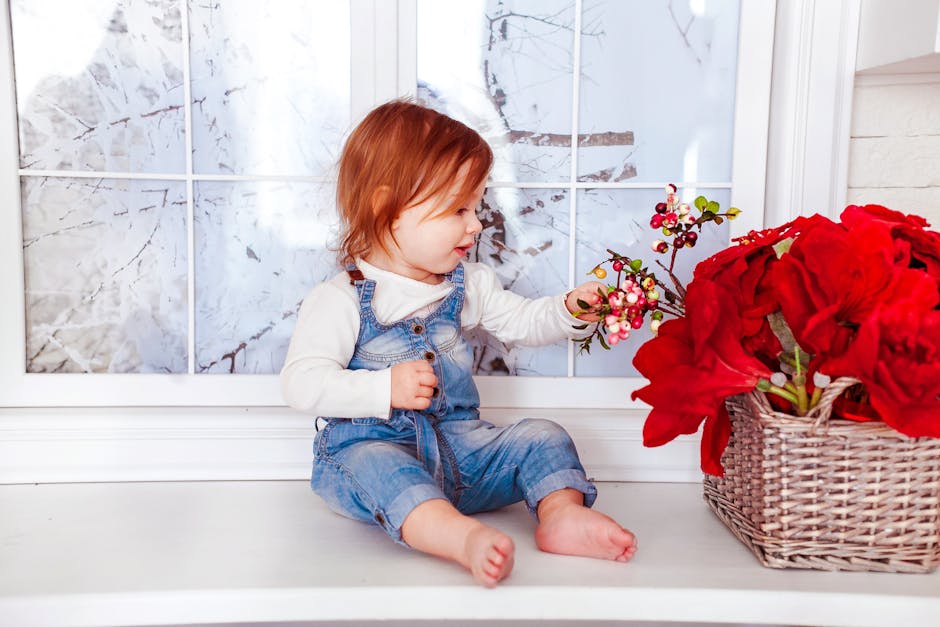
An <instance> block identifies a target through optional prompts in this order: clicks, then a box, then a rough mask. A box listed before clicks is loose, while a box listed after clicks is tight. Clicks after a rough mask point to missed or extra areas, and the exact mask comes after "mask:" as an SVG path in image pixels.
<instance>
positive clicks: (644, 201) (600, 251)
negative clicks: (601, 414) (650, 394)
mask: <svg viewBox="0 0 940 627" xmlns="http://www.w3.org/2000/svg"><path fill="white" fill-rule="evenodd" d="M680 195H681V197H682V199H683V202H688V203H691V202H692V201H693V200H694V199H695V197H696V196H698V195H704V196H706V197H707V198H708V199H709V200H715V201H717V202H718V203H720V204H721V207H722V209H723V210H724V209H728V208H729V207H730V204H729V202H730V197H731V194H730V191H729V190H716V189H707V190H695V189H691V188H686V189H682V190H680ZM664 199H665V193H664V192H663V191H662V190H658V189H655V190H624V189H594V190H582V191H580V192H579V195H578V227H577V230H578V247H577V250H576V255H575V264H576V268H577V274H576V276H577V277H578V282H579V283H580V282H582V279H583V280H590V279H592V278H593V277H589V276H586V274H587V273H588V272H590V271H591V269H592V268H593V267H594V266H595V265H597V264H598V263H599V262H601V261H603V260H605V259H607V258H608V257H609V256H610V255H609V253H607V249H608V248H610V249H612V250H614V251H616V252H618V253H620V254H621V255H625V256H627V257H630V258H633V259H642V260H643V263H644V265H645V266H646V267H648V268H651V269H653V270H656V269H658V268H659V266H657V265H656V261H657V260H658V261H660V262H662V263H663V264H665V265H666V266H667V267H668V265H669V258H670V255H669V254H658V253H654V252H653V251H652V249H651V248H650V244H651V243H652V241H653V240H655V239H662V238H663V235H662V233H661V232H660V231H658V230H654V229H652V228H650V226H649V221H650V217H652V215H653V213H654V210H653V207H654V206H655V205H656V203H657V202H662V201H663V200H664ZM693 211H695V210H694V209H693ZM729 238H730V235H729V229H728V222H727V221H725V222H724V223H723V224H721V225H715V224H714V223H711V224H706V225H705V226H704V227H703V228H702V231H701V233H699V238H698V242H697V243H696V245H695V247H694V248H683V249H682V250H681V251H679V253H678V254H677V256H676V266H675V268H674V269H673V272H674V273H675V274H676V276H678V277H679V280H681V281H682V282H683V284H687V283H688V282H689V281H690V280H691V278H692V270H693V269H694V268H695V264H697V263H698V262H699V261H701V260H702V259H705V258H706V257H709V256H711V255H713V254H714V253H716V252H718V251H719V250H721V249H723V248H725V247H727V246H728V244H729V242H730V239H729ZM606 269H607V270H608V272H610V274H608V276H607V278H605V279H604V281H603V282H608V283H613V282H614V281H615V280H616V275H615V274H614V273H613V272H612V271H611V268H610V265H609V264H608V265H607V266H606ZM657 276H659V277H662V278H665V272H664V271H660V272H659V273H658V274H657ZM668 318H669V317H668V316H667V317H666V319H668ZM650 337H651V333H650V330H649V327H648V326H644V327H643V328H642V329H639V330H637V331H634V332H633V333H631V335H630V338H629V339H628V340H626V341H624V342H621V343H620V344H617V346H615V347H613V348H612V349H611V350H609V351H605V350H604V349H603V348H601V346H600V345H599V344H598V343H597V342H596V341H595V342H594V343H593V345H592V347H591V353H590V355H587V354H583V353H582V354H580V355H578V356H576V357H575V375H576V376H595V377H619V376H626V377H635V376H638V374H637V371H636V369H635V368H634V367H633V364H632V363H631V362H632V360H633V356H634V354H636V350H637V349H638V348H639V347H640V345H641V344H642V343H643V342H645V341H646V340H648V339H650Z"/></svg>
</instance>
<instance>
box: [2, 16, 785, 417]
mask: <svg viewBox="0 0 940 627" xmlns="http://www.w3.org/2000/svg"><path fill="white" fill-rule="evenodd" d="M742 4H744V3H739V2H738V0H713V1H710V2H706V1H704V0H692V1H691V2H676V1H670V2H657V3H655V4H654V3H649V2H606V3H604V2H600V1H597V0H583V1H582V0H577V1H575V0H553V1H551V2H534V1H523V0H503V1H500V2H497V1H495V0H493V1H486V2H484V1H482V0H480V1H475V2H469V1H468V2H460V3H441V2H434V1H431V0H401V1H400V2H398V3H391V2H388V3H374V4H373V3H370V2H361V1H359V0H352V1H351V2H349V3H347V2H329V3H309V2H303V1H302V0H291V1H284V2H277V3H256V2H247V1H246V2H226V3H196V2H189V3H188V8H185V9H184V7H186V6H187V3H186V2H184V1H183V0H159V1H155V2H150V3H146V4H141V3H131V2H130V0H110V1H105V0H83V1H81V2H75V1H72V2H65V1H63V2H56V3H38V4H37V3H31V2H27V1H26V0H13V1H12V2H11V3H10V13H11V16H10V17H11V28H10V29H8V30H9V31H10V33H12V49H13V52H14V55H15V58H16V62H15V65H14V64H12V63H10V62H9V61H8V62H7V63H6V64H5V65H7V66H8V67H4V68H3V70H2V71H3V72H5V76H4V77H3V79H4V80H6V81H7V82H8V83H10V84H12V82H13V79H14V77H15V84H16V109H15V110H2V111H3V115H4V118H3V124H4V125H5V128H3V129H2V132H3V133H7V134H9V137H10V139H11V142H7V143H6V144H4V145H8V146H12V145H16V142H15V141H12V140H13V138H15V137H17V133H18V137H19V154H18V155H4V157H3V158H4V161H3V162H2V164H7V163H8V162H9V165H10V169H9V171H15V172H17V173H18V175H17V179H18V180H17V181H16V182H15V183H12V184H10V183H11V181H8V182H7V183H5V184H4V185H8V186H9V189H7V187H4V188H3V193H4V194H6V195H7V198H8V199H9V200H10V202H8V203H6V205H7V207H8V210H6V212H5V213H4V215H3V218H2V220H3V223H2V225H3V227H4V228H3V231H4V232H5V233H6V235H5V237H7V239H6V240H4V245H3V246H2V247H0V250H2V254H3V255H4V256H3V258H2V260H0V261H3V262H5V263H3V264H2V269H0V272H2V276H3V278H4V282H3V290H4V291H5V292H7V293H8V294H7V295H8V296H9V298H7V299H6V301H7V302H8V303H9V302H12V307H10V306H8V307H7V308H5V309H4V310H3V314H2V315H3V318H2V319H0V323H2V329H0V333H2V334H3V335H2V338H3V343H4V345H5V346H11V347H13V350H12V351H5V352H4V355H3V356H0V360H2V361H0V381H2V382H3V393H2V395H3V398H2V402H3V404H8V405H10V404H24V405H50V404H51V405H69V404H72V405H84V404H107V405H122V404H126V405H276V404H280V403H281V400H280V394H279V391H278V386H277V380H276V377H275V376H274V375H273V373H276V372H277V370H278V369H279V367H280V363H281V361H282V360H283V355H284V352H285V351H286V346H287V341H288V339H289V336H290V332H291V330H292V328H293V316H294V314H295V313H296V311H297V308H298V306H299V302H300V299H301V298H302V297H303V295H304V294H305V293H306V291H307V290H308V289H309V287H310V286H312V285H313V284H314V283H315V282H317V281H319V280H322V279H323V278H326V277H327V276H330V275H331V274H332V273H333V272H334V271H335V269H334V266H333V263H332V255H331V253H329V251H327V250H326V248H325V245H326V242H327V241H329V239H330V237H331V236H332V235H333V233H335V226H336V224H335V214H334V212H333V210H332V176H333V171H332V165H333V163H334V162H335V159H336V156H337V154H338V150H339V147H340V144H341V140H342V136H343V134H344V133H345V132H346V130H347V129H348V127H349V125H350V122H351V120H355V119H356V118H357V117H358V115H359V114H360V113H361V112H364V111H365V110H367V109H368V108H371V106H373V105H374V104H376V103H378V102H382V101H384V100H387V99H388V98H390V97H394V96H396V95H405V94H413V95H416V96H417V97H418V98H419V99H421V100H423V101H425V102H427V103H429V104H430V105H432V106H435V107H437V108H440V109H442V110H444V111H446V112H447V113H448V114H450V115H453V116H454V117H457V118H460V119H463V120H465V121H467V122H468V123H470V124H471V125H472V126H474V127H475V128H477V129H479V130H480V131H481V132H482V133H483V134H484V136H485V137H486V138H487V139H488V140H489V141H490V143H491V144H492V145H493V147H494V150H495V152H496V154H497V158H498V161H497V166H496V168H495V169H494V173H493V177H492V185H491V186H490V189H489V191H488V193H487V197H486V199H485V207H484V218H485V220H484V222H485V224H486V226H487V228H486V230H485V233H484V237H483V238H482V239H481V243H480V245H479V247H478V250H477V251H476V255H477V257H478V259H480V260H481V261H485V262H487V263H492V264H493V265H494V266H496V268H497V271H498V272H499V274H500V276H501V277H502V278H503V280H504V282H505V283H506V284H507V286H511V287H512V288H513V289H515V290H516V291H519V292H521V293H523V294H526V295H530V296H536V295H542V294H548V293H556V292H561V291H564V290H566V289H567V288H568V287H570V286H573V285H576V284H577V283H580V282H581V281H582V280H584V279H585V278H586V277H585V274H586V273H587V272H588V271H589V270H590V269H591V267H593V265H594V264H595V263H596V262H597V261H600V260H601V259H602V258H603V257H604V256H605V253H604V248H606V247H608V246H609V247H612V248H614V249H616V250H618V251H619V252H622V253H624V254H631V255H633V256H640V257H643V258H644V259H646V258H649V257H651V256H652V253H651V252H649V253H647V252H646V251H648V240H650V239H652V237H653V232H652V231H651V230H650V229H649V228H648V227H646V225H645V222H646V221H647V220H648V217H649V215H648V214H649V211H650V209H651V207H652V205H653V204H654V203H655V202H656V201H657V200H659V199H660V197H661V195H662V187H663V185H664V184H665V183H668V182H675V183H677V184H680V185H681V186H682V187H683V191H684V193H685V194H687V195H692V196H694V195H697V194H699V193H704V194H706V195H707V196H709V197H710V198H713V199H715V200H718V201H719V202H721V203H722V205H723V206H727V205H728V204H729V203H730V202H732V201H734V202H735V204H740V205H742V206H743V207H744V208H745V209H746V213H745V214H744V216H742V219H740V220H739V221H738V222H737V223H736V224H733V225H731V228H732V229H739V230H745V231H746V230H747V229H748V228H753V227H754V226H760V224H761V221H762V216H760V215H759V210H757V208H758V207H759V206H760V202H761V197H757V196H755V195H753V194H752V195H751V196H750V197H747V198H745V197H744V196H741V194H740V193H738V191H739V189H740V190H745V189H747V185H745V184H744V181H745V180H746V179H751V180H753V179H755V178H756V179H759V180H760V181H761V183H762V180H763V169H762V164H761V163H759V162H751V163H747V162H739V160H738V155H740V154H748V152H749V151H751V152H752V150H751V148H750V147H751V146H753V145H754V144H755V142H756V143H759V142H760V141H761V139H760V138H761V134H763V136H764V137H765V136H766V103H763V105H762V100H761V93H760V90H752V91H755V92H757V93H749V92H748V91H747V90H741V89H740V87H741V85H743V84H747V82H748V81H749V80H753V79H752V78H749V77H753V76H760V75H762V74H764V75H766V74H769V59H770V55H769V47H770V42H762V44H761V45H762V46H763V48H762V49H764V50H765V51H766V53H767V54H765V55H762V54H752V55H748V57H746V58H740V59H739V58H738V57H737V50H738V49H739V47H740V46H741V45H743V44H742V43H741V39H740V38H739V37H738V33H739V30H740V32H741V33H742V36H743V35H744V34H746V33H748V29H752V28H755V25H759V24H764V23H767V22H769V21H772V16H773V6H772V5H773V3H772V2H764V3H755V4H751V5H749V6H748V5H747V4H744V6H741V5H742ZM745 7H748V8H747V9H746V10H745ZM364 13H368V15H364ZM389 16H391V18H392V19H389ZM350 24H358V25H359V26H362V24H367V25H369V26H370V28H360V27H352V28H351V27H350ZM390 24H391V25H392V26H393V27H392V28H390V27H389V25H390ZM396 24H397V25H398V28H397V29H395V28H394V25H396ZM66 29H67V32H68V33H69V36H68V37H67V36H66V35H65V34H64V33H65V32H66ZM390 31H394V33H397V37H391V36H389V32H390ZM74 33H78V36H74ZM7 36H10V34H9V33H8V34H7ZM50 42H55V44H56V45H50ZM63 42H67V43H63ZM751 50H754V48H751ZM363 51H366V52H363ZM369 52H371V53H372V54H371V55H370V54H368V53H369ZM576 68H578V71H575V69H576ZM391 78H395V79H397V80H391ZM765 96H766V94H765ZM0 106H3V107H9V106H10V105H8V104H7V103H4V104H3V105H0ZM761 106H763V107H764V109H763V111H761ZM17 122H18V123H17ZM749 142H750V143H749ZM758 153H759V150H758ZM8 179H9V177H8ZM759 187H760V188H761V189H762V185H761V186H759ZM736 193H737V197H736V196H735V195H736ZM761 196H762V194H761ZM738 198H741V200H738ZM18 203H19V208H18V209H17V207H18ZM749 207H754V208H755V210H754V211H753V212H749ZM20 227H21V228H22V238H20V237H19V233H20ZM11 233H12V235H11ZM733 235H734V231H732V230H728V229H727V228H726V229H725V230H724V231H721V232H720V233H717V234H715V235H714V236H713V237H712V238H711V239H709V240H707V241H701V240H700V241H701V243H700V244H699V248H697V249H696V250H695V252H696V253H697V254H696V255H695V258H696V259H698V258H701V256H704V255H706V254H708V252H709V251H714V250H716V249H718V248H720V247H723V246H724V245H726V244H727V242H728V238H729V237H731V236H733ZM706 239H707V238H703V240H706ZM8 244H9V245H8ZM21 251H22V253H21ZM687 258H688V259H689V263H688V265H686V266H685V267H684V268H681V271H680V274H683V273H684V274H685V275H686V276H687V275H688V273H689V271H690V268H691V261H692V259H691V256H689V257H687ZM8 309H9V311H8ZM24 329H25V343H24V341H23V340H24ZM634 338H635V339H632V340H631V341H632V342H633V343H634V345H635V346H636V345H639V343H640V342H642V340H643V339H644V337H643V335H642V334H635V336H634ZM477 343H478V344H477V351H478V353H477V356H478V360H477V361H478V371H479V373H480V374H481V375H482V374H490V373H491V374H507V373H511V374H516V375H520V376H518V377H514V378H513V379H511V380H508V379H506V378H504V377H485V376H481V377H480V378H479V382H480V385H481V388H482V389H481V392H482V393H483V394H484V398H487V399H488V401H489V402H490V403H491V404H492V403H496V404H498V405H500V406H513V405H517V406H540V405H544V406H555V405H564V404H569V405H570V404H572V403H575V404H578V405H590V406H596V407H604V406H612V407H616V406H622V405H623V404H624V402H625V400H624V399H625V397H626V396H627V394H626V392H625V391H624V389H625V388H624V386H623V385H622V380H618V381H620V383H621V384H620V385H618V386H616V387H614V386H611V385H609V384H610V379H609V378H608V377H611V376H626V377H631V376H635V371H633V370H632V368H631V367H630V365H629V360H630V356H631V355H632V349H631V348H629V347H627V348H624V347H618V349H617V350H616V351H612V352H611V353H609V354H603V353H602V351H600V350H599V349H597V348H595V353H594V354H592V355H591V356H590V357H588V358H584V357H583V356H580V357H579V356H577V355H576V351H575V350H574V346H573V345H572V346H563V345H559V346H555V347H550V348H546V349H538V350H527V349H512V350H509V349H507V348H506V347H503V346H499V345H497V344H495V343H493V342H492V341H491V340H487V339H486V338H483V337H480V338H478V339H477ZM83 372H93V373H109V374H107V375H104V374H92V375H89V374H78V373H83ZM230 373H235V374H236V376H219V375H227V374H230ZM142 374H147V376H142ZM579 398H580V399H585V400H578V399H579Z"/></svg>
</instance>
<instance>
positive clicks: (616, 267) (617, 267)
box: [610, 259, 623, 272]
mask: <svg viewBox="0 0 940 627" xmlns="http://www.w3.org/2000/svg"><path fill="white" fill-rule="evenodd" d="M610 267H612V268H613V269H614V272H620V271H621V270H623V262H622V261H620V260H619V259H615V260H614V262H613V263H612V264H610Z"/></svg>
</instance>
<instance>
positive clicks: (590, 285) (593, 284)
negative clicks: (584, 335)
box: [565, 281, 607, 322]
mask: <svg viewBox="0 0 940 627" xmlns="http://www.w3.org/2000/svg"><path fill="white" fill-rule="evenodd" d="M597 290H600V291H601V292H606V291H607V286H606V285H604V284H603V283H598V282H597V281H588V282H587V283H582V284H581V285H579V286H578V287H576V288H574V289H573V290H571V291H570V292H568V296H567V297H566V298H565V307H567V308H568V311H570V312H571V315H573V316H575V317H576V318H577V319H578V320H584V321H585V322H597V321H598V320H600V319H601V318H600V316H599V315H597V314H596V313H594V309H595V305H599V304H600V302H601V295H600V294H598V293H597ZM579 300H583V301H584V302H586V303H587V304H588V305H590V306H591V309H589V310H587V312H586V313H582V312H584V309H583V308H582V307H580V306H579V305H578V301H579Z"/></svg>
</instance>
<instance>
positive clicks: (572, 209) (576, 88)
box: [568, 0, 582, 377]
mask: <svg viewBox="0 0 940 627" xmlns="http://www.w3.org/2000/svg"><path fill="white" fill-rule="evenodd" d="M581 13H582V0H575V3H574V49H573V50H572V54H571V65H572V67H571V174H570V179H569V181H568V196H569V199H568V222H569V225H568V289H569V290H570V289H573V288H574V287H576V286H577V285H578V283H579V281H578V278H579V277H577V276H575V273H576V272H577V255H576V252H577V245H578V134H579V131H580V123H581V115H580V114H581V112H580V108H581V104H580V103H581ZM574 348H575V343H574V342H568V376H569V377H573V376H574V358H575V350H574Z"/></svg>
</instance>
